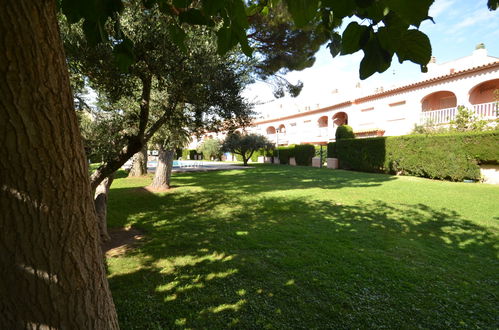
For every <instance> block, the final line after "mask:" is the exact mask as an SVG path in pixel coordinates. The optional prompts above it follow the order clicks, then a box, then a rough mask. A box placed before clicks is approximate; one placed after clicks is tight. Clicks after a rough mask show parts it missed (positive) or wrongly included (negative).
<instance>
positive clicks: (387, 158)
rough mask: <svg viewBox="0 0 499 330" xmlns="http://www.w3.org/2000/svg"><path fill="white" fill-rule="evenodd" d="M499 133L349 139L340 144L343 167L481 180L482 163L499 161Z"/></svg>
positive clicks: (440, 177)
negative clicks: (480, 166)
mask: <svg viewBox="0 0 499 330" xmlns="http://www.w3.org/2000/svg"><path fill="white" fill-rule="evenodd" d="M498 145H499V131H493V132H478V133H453V134H443V135H431V136H428V135H411V136H397V137H378V138H370V139H355V140H352V139H347V140H341V141H338V142H337V143H336V149H337V154H338V158H339V159H340V164H341V166H342V167H343V168H347V169H353V170H359V171H366V172H382V173H391V174H395V173H398V174H407V175H414V176H421V177H426V178H432V179H445V180H452V181H461V180H463V179H474V180H478V179H480V168H479V166H478V164H480V163H497V162H498V160H499V148H497V146H498Z"/></svg>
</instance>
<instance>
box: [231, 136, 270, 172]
mask: <svg viewBox="0 0 499 330" xmlns="http://www.w3.org/2000/svg"><path fill="white" fill-rule="evenodd" d="M270 148H272V142H270V141H269V140H267V138H266V137H265V136H263V135H258V134H239V133H237V132H236V133H231V134H229V135H227V137H226V138H225V140H224V141H223V144H222V151H227V152H231V153H233V154H236V155H240V156H241V157H242V160H243V163H244V165H248V160H249V159H250V158H251V156H252V155H253V154H254V152H255V151H257V150H259V149H270Z"/></svg>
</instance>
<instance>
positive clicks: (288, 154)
mask: <svg viewBox="0 0 499 330" xmlns="http://www.w3.org/2000/svg"><path fill="white" fill-rule="evenodd" d="M277 154H278V155H279V163H281V164H288V165H289V159H290V158H292V157H295V145H290V146H286V147H277V148H276V155H277Z"/></svg>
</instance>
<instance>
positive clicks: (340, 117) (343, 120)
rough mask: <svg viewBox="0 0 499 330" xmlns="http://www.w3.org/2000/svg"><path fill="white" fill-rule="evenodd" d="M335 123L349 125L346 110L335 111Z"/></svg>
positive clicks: (335, 124) (336, 124)
mask: <svg viewBox="0 0 499 330" xmlns="http://www.w3.org/2000/svg"><path fill="white" fill-rule="evenodd" d="M333 125H334V126H341V125H348V115H347V114H346V113H345V112H338V113H335V114H334V116H333Z"/></svg>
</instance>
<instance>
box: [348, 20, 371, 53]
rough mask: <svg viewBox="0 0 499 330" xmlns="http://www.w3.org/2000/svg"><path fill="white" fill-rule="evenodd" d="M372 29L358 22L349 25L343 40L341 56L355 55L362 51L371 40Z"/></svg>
mask: <svg viewBox="0 0 499 330" xmlns="http://www.w3.org/2000/svg"><path fill="white" fill-rule="evenodd" d="M369 31H370V28H369V27H367V26H365V25H359V24H358V23H357V22H351V23H350V24H348V26H347V28H346V29H345V31H343V36H342V38H341V55H347V54H353V53H355V52H357V51H358V50H360V49H361V48H362V47H363V46H364V45H365V43H366V42H367V40H368V38H369Z"/></svg>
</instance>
